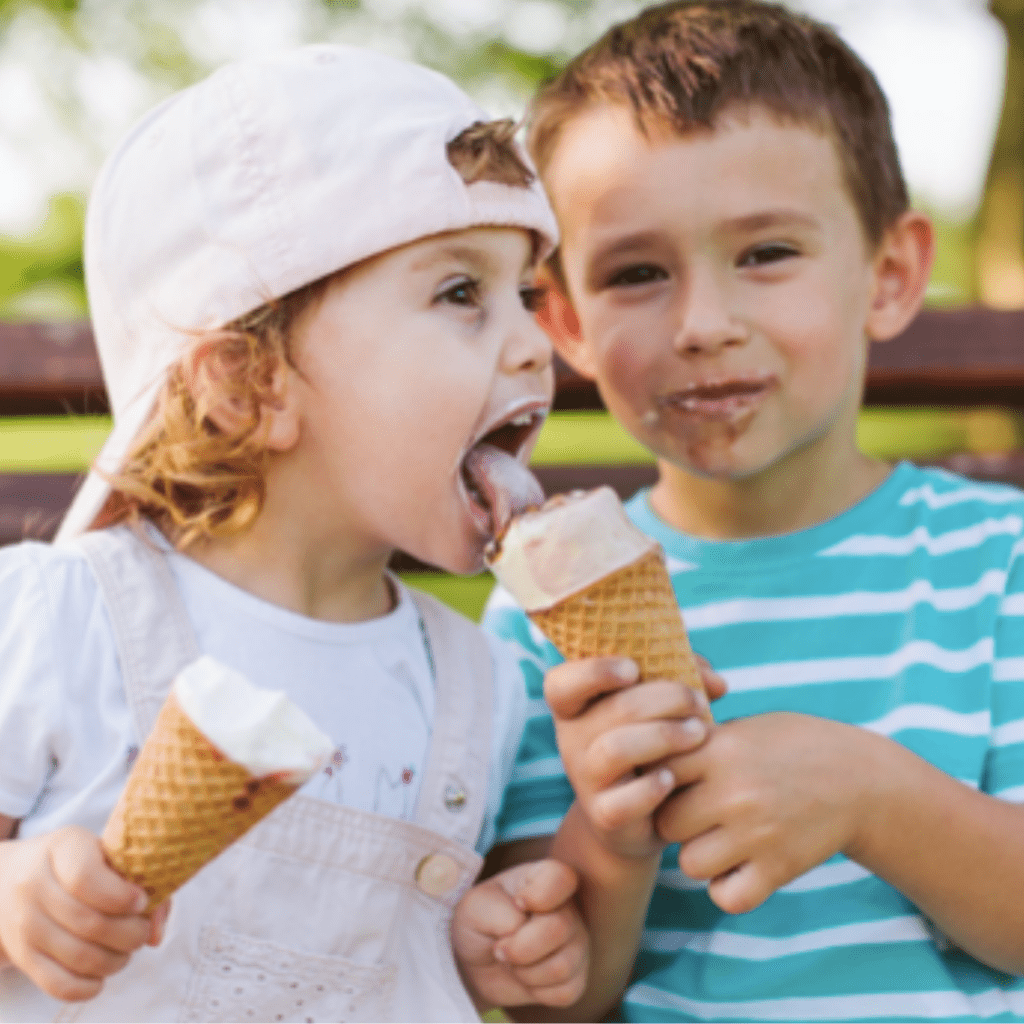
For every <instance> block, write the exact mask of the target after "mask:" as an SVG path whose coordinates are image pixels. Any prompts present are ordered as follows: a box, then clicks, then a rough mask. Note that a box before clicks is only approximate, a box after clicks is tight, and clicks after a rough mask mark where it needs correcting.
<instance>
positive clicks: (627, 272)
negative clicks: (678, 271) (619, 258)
mask: <svg viewBox="0 0 1024 1024" xmlns="http://www.w3.org/2000/svg"><path fill="white" fill-rule="evenodd" d="M667 277H668V274H666V273H665V271H664V270H662V268H661V267H659V266H655V264H653V263H637V264H635V265H634V266H631V267H623V269H622V270H617V271H616V272H615V273H614V274H612V276H611V277H610V278H609V279H608V286H609V287H610V288H621V287H627V288H630V287H637V286H639V285H643V284H650V283H651V282H652V281H664V280H665V278H667Z"/></svg>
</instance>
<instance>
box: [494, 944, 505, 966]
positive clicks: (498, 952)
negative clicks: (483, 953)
mask: <svg viewBox="0 0 1024 1024" xmlns="http://www.w3.org/2000/svg"><path fill="white" fill-rule="evenodd" d="M494 959H495V960H497V961H498V963H499V964H504V963H508V954H507V953H506V952H505V950H504V949H503V948H502V947H501V946H495V947H494Z"/></svg>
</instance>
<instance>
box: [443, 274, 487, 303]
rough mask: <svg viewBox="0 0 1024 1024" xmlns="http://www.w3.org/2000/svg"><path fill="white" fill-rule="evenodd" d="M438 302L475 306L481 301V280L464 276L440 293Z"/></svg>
mask: <svg viewBox="0 0 1024 1024" xmlns="http://www.w3.org/2000/svg"><path fill="white" fill-rule="evenodd" d="M435 301H436V302H450V303H451V304H452V305H453V306H475V305H477V304H478V303H479V302H480V282H479V281H474V280H473V279H472V278H462V279H460V280H458V281H456V282H455V283H454V284H450V285H449V286H448V287H447V288H445V289H444V290H443V291H441V292H440V293H438V295H437V298H436V299H435Z"/></svg>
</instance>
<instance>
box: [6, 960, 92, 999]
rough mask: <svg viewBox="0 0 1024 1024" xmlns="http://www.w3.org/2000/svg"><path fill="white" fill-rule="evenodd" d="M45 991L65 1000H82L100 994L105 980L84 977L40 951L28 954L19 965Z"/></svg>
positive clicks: (55, 997)
mask: <svg viewBox="0 0 1024 1024" xmlns="http://www.w3.org/2000/svg"><path fill="white" fill-rule="evenodd" d="M18 966H19V967H20V968H21V970H22V971H23V972H24V973H25V974H26V975H28V977H29V978H30V979H31V980H32V981H34V982H35V984H36V985H37V986H38V987H39V988H41V989H42V990H43V991H44V992H46V993H48V994H49V995H51V996H53V997H54V999H60V1000H62V1001H63V1002H69V1003H70V1002H81V1001H82V1000H85V999H92V998H93V997H94V996H97V995H99V992H100V989H101V988H102V987H103V982H102V981H101V980H100V979H98V978H83V977H81V976H80V975H78V974H75V973H74V972H72V971H69V970H68V969H67V968H66V967H64V966H62V965H61V964H59V963H57V962H56V961H55V960H53V959H51V958H50V957H48V956H46V955H45V954H43V953H40V952H38V951H35V950H33V951H31V952H29V953H27V954H26V956H25V958H24V960H23V961H22V962H21V963H20V964H19V965H18Z"/></svg>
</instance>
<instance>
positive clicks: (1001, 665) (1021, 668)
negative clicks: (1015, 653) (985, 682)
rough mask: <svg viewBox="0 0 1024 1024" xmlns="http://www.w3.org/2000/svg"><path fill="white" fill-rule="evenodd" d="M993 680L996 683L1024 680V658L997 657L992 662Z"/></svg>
mask: <svg viewBox="0 0 1024 1024" xmlns="http://www.w3.org/2000/svg"><path fill="white" fill-rule="evenodd" d="M992 681H993V682H996V683H1021V682H1024V658H996V660H995V661H994V662H993V663H992Z"/></svg>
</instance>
